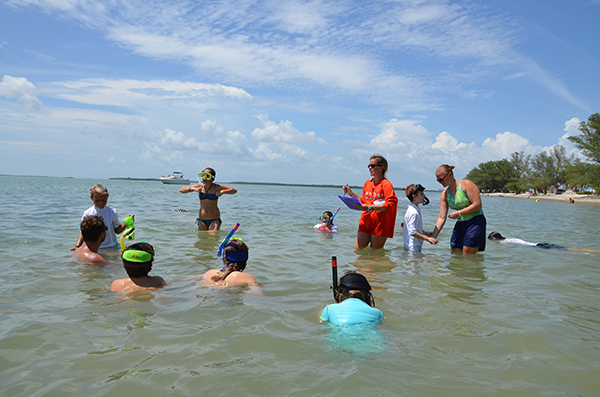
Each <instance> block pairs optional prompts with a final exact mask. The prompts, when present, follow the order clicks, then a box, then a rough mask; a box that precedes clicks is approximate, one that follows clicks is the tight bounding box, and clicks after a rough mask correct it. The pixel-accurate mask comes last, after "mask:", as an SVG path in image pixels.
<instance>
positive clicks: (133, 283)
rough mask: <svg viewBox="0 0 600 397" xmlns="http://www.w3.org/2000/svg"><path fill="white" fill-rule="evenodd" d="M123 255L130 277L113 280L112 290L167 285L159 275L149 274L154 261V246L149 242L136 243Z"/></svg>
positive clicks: (130, 289) (129, 290) (131, 290)
mask: <svg viewBox="0 0 600 397" xmlns="http://www.w3.org/2000/svg"><path fill="white" fill-rule="evenodd" d="M121 257H122V258H123V267H124V268H125V271H126V272H127V275H128V276H129V277H128V278H122V279H119V280H115V281H113V283H112V284H111V286H110V290H111V291H112V292H133V291H137V290H144V289H154V288H161V287H164V286H165V285H166V283H165V280H163V279H162V277H159V276H149V275H148V273H150V271H151V270H152V263H153V262H154V247H153V246H151V245H150V244H148V243H135V244H132V245H130V246H129V247H127V248H126V249H125V250H124V251H123V253H122V255H121Z"/></svg>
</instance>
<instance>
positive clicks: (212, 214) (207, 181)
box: [179, 168, 237, 230]
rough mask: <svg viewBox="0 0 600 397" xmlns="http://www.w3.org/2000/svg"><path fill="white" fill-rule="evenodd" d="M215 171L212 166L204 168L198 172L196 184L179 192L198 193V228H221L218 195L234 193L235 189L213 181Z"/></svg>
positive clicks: (215, 175) (215, 174)
mask: <svg viewBox="0 0 600 397" xmlns="http://www.w3.org/2000/svg"><path fill="white" fill-rule="evenodd" d="M216 177H217V172H216V171H215V170H214V169H212V168H205V169H204V171H202V172H201V173H200V174H198V182H199V183H198V184H196V185H191V186H184V187H182V188H181V189H179V193H184V194H187V193H191V192H196V193H198V198H199V199H200V210H199V211H198V218H197V219H196V223H197V224H198V230H219V229H220V228H221V211H219V207H218V206H217V202H218V201H219V197H221V196H222V195H224V194H236V193H237V190H236V189H235V188H233V187H230V186H225V185H221V184H218V183H214V181H215V179H216Z"/></svg>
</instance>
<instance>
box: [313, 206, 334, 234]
mask: <svg viewBox="0 0 600 397" xmlns="http://www.w3.org/2000/svg"><path fill="white" fill-rule="evenodd" d="M332 218H333V213H332V212H331V211H325V212H323V215H321V216H320V217H319V220H320V221H321V223H317V224H316V225H315V229H318V230H320V231H322V232H337V231H338V229H337V226H335V225H334V224H333V219H332Z"/></svg>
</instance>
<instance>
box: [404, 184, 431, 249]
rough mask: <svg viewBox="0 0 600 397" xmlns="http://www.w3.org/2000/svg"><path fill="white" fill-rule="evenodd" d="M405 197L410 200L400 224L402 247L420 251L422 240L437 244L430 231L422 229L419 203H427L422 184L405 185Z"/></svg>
mask: <svg viewBox="0 0 600 397" xmlns="http://www.w3.org/2000/svg"><path fill="white" fill-rule="evenodd" d="M405 190H406V198H408V199H409V200H410V205H409V206H408V208H407V209H406V213H405V214H404V223H403V224H402V236H403V238H404V248H405V249H407V250H409V251H421V248H422V246H423V241H427V242H428V243H429V244H437V243H438V241H437V239H436V238H434V237H430V236H431V233H429V232H424V231H423V218H422V217H421V210H420V209H419V204H423V205H427V204H429V199H428V198H427V196H425V188H424V187H423V186H421V185H420V184H419V185H415V184H414V183H411V184H410V185H408V186H407V187H406V189H405Z"/></svg>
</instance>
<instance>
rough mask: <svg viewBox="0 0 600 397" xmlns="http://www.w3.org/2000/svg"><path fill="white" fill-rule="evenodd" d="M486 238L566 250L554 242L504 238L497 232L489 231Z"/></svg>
mask: <svg viewBox="0 0 600 397" xmlns="http://www.w3.org/2000/svg"><path fill="white" fill-rule="evenodd" d="M488 240H493V241H500V242H503V243H513V244H521V245H528V246H530V247H538V248H544V249H557V250H566V249H567V248H565V247H562V246H560V245H554V244H549V243H531V242H529V241H525V240H521V239H520V238H506V237H503V236H502V235H501V234H500V233H498V232H491V233H490V234H489V235H488Z"/></svg>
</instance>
